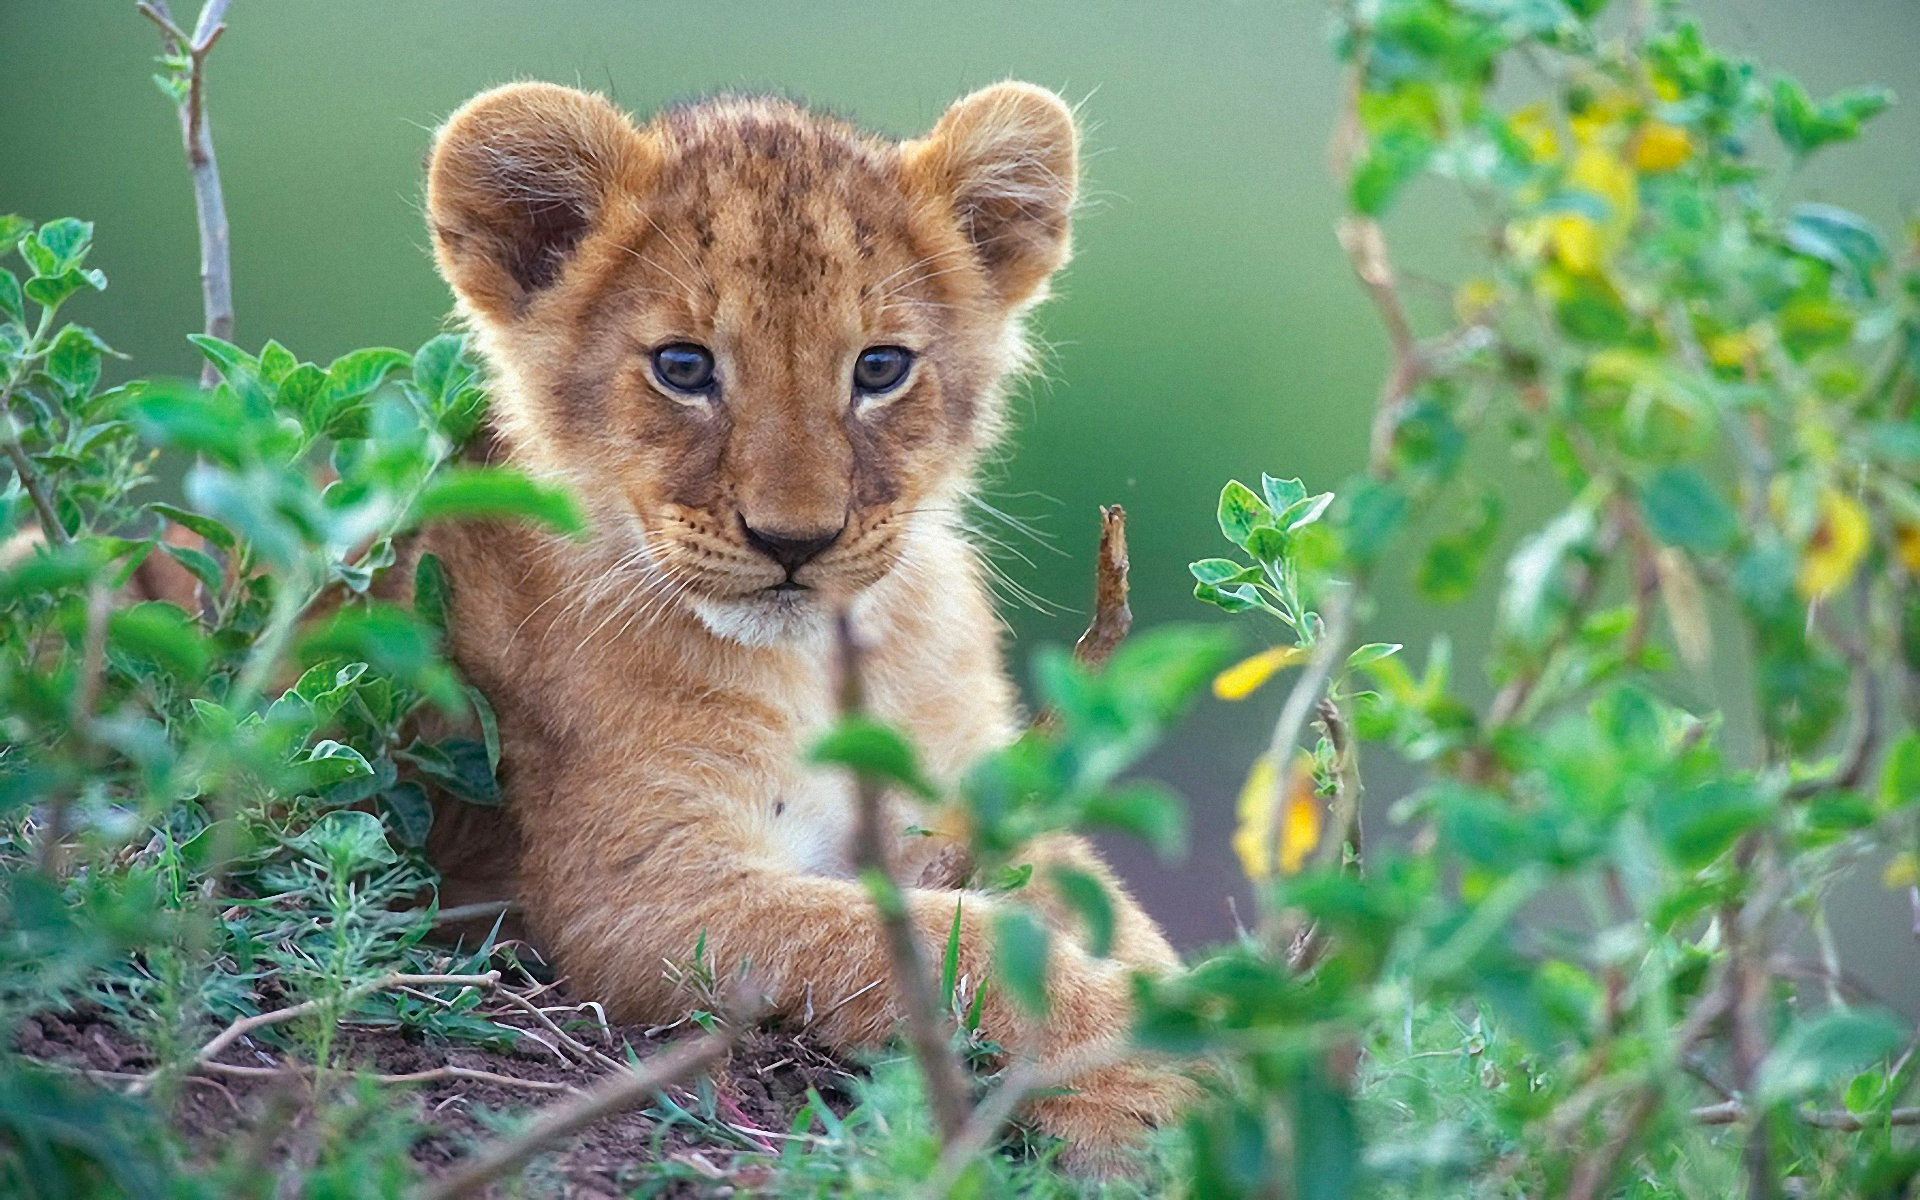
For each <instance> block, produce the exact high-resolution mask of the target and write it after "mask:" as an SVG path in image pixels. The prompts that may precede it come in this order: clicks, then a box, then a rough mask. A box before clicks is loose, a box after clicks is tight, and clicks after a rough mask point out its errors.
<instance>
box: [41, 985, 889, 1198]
mask: <svg viewBox="0 0 1920 1200" xmlns="http://www.w3.org/2000/svg"><path fill="white" fill-rule="evenodd" d="M541 1003H542V1004H543V1005H546V1004H564V1003H566V999H565V997H564V996H562V995H559V994H557V993H550V994H549V995H547V996H543V997H542V999H541ZM569 1033H571V1034H572V1035H573V1036H574V1037H576V1038H577V1039H579V1040H580V1041H581V1042H582V1043H584V1044H589V1045H592V1046H593V1047H594V1048H595V1049H598V1050H602V1051H604V1052H605V1053H607V1054H608V1055H610V1056H611V1057H612V1058H614V1059H616V1060H619V1061H625V1060H626V1048H627V1047H629V1046H631V1047H632V1048H633V1050H634V1052H635V1053H636V1054H637V1055H638V1056H639V1057H641V1058H643V1059H644V1058H647V1057H650V1056H651V1055H653V1054H656V1053H658V1052H659V1051H660V1050H661V1049H662V1048H664V1047H666V1046H668V1045H670V1044H672V1042H673V1041H674V1040H675V1039H676V1038H677V1037H682V1036H686V1035H685V1033H684V1032H683V1031H669V1032H651V1033H650V1032H649V1031H648V1030H647V1029H645V1028H643V1027H639V1026H621V1025H612V1026H607V1027H602V1026H600V1025H599V1024H598V1023H597V1022H592V1023H578V1024H574V1025H572V1026H571V1027H570V1028H569ZM208 1036H209V1037H210V1036H211V1032H209V1035H208ZM340 1038H341V1040H340V1042H339V1043H338V1045H337V1047H336V1050H337V1053H336V1055H335V1060H336V1061H337V1062H339V1063H341V1064H351V1065H352V1066H354V1067H356V1068H359V1069H361V1070H364V1071H371V1072H376V1073H380V1074H392V1075H398V1074H406V1073H412V1072H419V1071H429V1070H433V1069H435V1068H439V1067H443V1066H455V1067H464V1068H467V1069H470V1070H476V1071H486V1072H490V1073H492V1074H495V1075H501V1076H507V1077H510V1078H512V1079H514V1080H524V1081H531V1082H533V1083H545V1084H557V1085H566V1086H568V1087H585V1086H587V1085H589V1084H591V1083H592V1082H593V1081H594V1080H595V1079H597V1078H598V1077H599V1076H600V1075H601V1074H603V1073H604V1072H605V1068H604V1067H590V1066H584V1065H581V1064H580V1063H578V1062H576V1061H575V1060H574V1057H572V1056H569V1055H567V1054H563V1053H561V1052H559V1051H558V1050H556V1049H550V1048H549V1045H548V1044H543V1042H544V1043H552V1042H553V1041H554V1040H555V1039H554V1038H553V1037H552V1035H551V1034H550V1033H548V1032H545V1031H543V1030H540V1029H538V1028H528V1029H527V1030H525V1031H524V1036H521V1037H520V1038H518V1039H517V1041H516V1042H515V1044H514V1045H513V1047H512V1048H511V1049H510V1050H506V1051H494V1050H488V1049H486V1048H484V1047H480V1046H474V1045H467V1044H446V1043H438V1044H436V1043H433V1042H429V1041H427V1040H425V1039H423V1038H420V1037H418V1036H415V1035H412V1034H410V1033H408V1032H406V1031H390V1030H380V1029H363V1028H354V1027H351V1026H344V1027H343V1028H342V1029H341V1033H340ZM536 1039H539V1040H536ZM16 1049H18V1050H19V1051H20V1052H22V1053H24V1054H27V1055H29V1056H31V1057H34V1058H38V1059H42V1060H44V1061H48V1062H54V1063H60V1064H64V1065H66V1066H68V1067H73V1068H78V1069H82V1070H85V1071H88V1072H90V1073H92V1074H93V1075H94V1077H95V1078H97V1079H100V1080H101V1081H102V1082H108V1083H115V1082H119V1081H121V1080H123V1079H124V1080H126V1081H131V1080H132V1079H133V1078H135V1077H137V1076H138V1075H139V1074H140V1073H142V1072H144V1071H147V1070H149V1069H150V1068H152V1067H153V1066H154V1065H155V1059H154V1057H153V1055H152V1053H151V1052H150V1051H149V1050H148V1049H147V1048H146V1047H144V1046H142V1045H141V1044H140V1043H139V1042H138V1041H137V1040H136V1039H134V1038H133V1037H131V1036H130V1035H128V1034H127V1033H126V1032H125V1031H124V1030H122V1029H121V1028H120V1027H119V1026H118V1025H116V1024H114V1022H113V1021H112V1020H111V1019H110V1018H109V1017H108V1016H107V1015H106V1014H104V1013H99V1012H85V1011H82V1012H74V1013H60V1014H53V1013H43V1014H41V1015H39V1016H36V1017H32V1018H29V1019H28V1020H27V1021H25V1022H24V1023H23V1024H22V1026H21V1027H20V1031H19V1033H18V1036H17V1037H16ZM270 1049H274V1048H272V1047H268V1046H265V1045H264V1044H254V1043H252V1042H251V1041H250V1040H248V1039H242V1040H241V1041H240V1042H238V1043H236V1044H235V1045H234V1046H232V1047H231V1048H229V1050H228V1051H227V1052H226V1053H225V1054H224V1055H222V1059H223V1061H226V1062H228V1063H230V1064H234V1065H245V1064H247V1063H249V1062H251V1061H259V1062H261V1063H262V1064H266V1063H275V1064H277V1063H278V1061H279V1058H278V1051H277V1050H275V1051H274V1053H273V1054H272V1055H271V1056H270V1055H269V1053H268V1051H269V1050H270ZM857 1070H858V1068H857V1067H855V1066H853V1065H851V1064H846V1063H843V1062H840V1061H837V1060H835V1059H833V1058H832V1057H830V1056H828V1055H827V1054H825V1053H824V1052H823V1051H822V1050H821V1049H820V1048H819V1047H817V1046H815V1045H813V1044H812V1043H811V1042H809V1041H808V1040H806V1039H805V1038H803V1037H795V1036H791V1035H787V1034H782V1033H777V1032H770V1031H759V1032H755V1033H753V1034H751V1035H749V1036H748V1037H746V1038H745V1039H743V1040H742V1042H741V1043H740V1045H739V1046H738V1047H736V1049H735V1050H734V1052H733V1054H732V1056H731V1058H730V1060H729V1061H728V1062H727V1063H726V1064H725V1065H724V1067H723V1068H722V1069H721V1070H719V1071H718V1072H716V1073H715V1075H714V1097H715V1100H714V1106H713V1111H714V1116H715V1118H716V1120H717V1122H718V1123H719V1124H721V1125H724V1126H725V1127H727V1128H725V1129H717V1130H708V1131H701V1130H697V1129H693V1128H689V1127H687V1126H685V1125H684V1124H682V1125H673V1124H671V1123H663V1122H661V1121H659V1120H656V1119H655V1117H654V1116H649V1115H646V1114H644V1113H641V1112H627V1113H622V1114H619V1115H617V1116H614V1117H610V1118H608V1119H606V1120H604V1121H602V1122H600V1123H599V1124H598V1125H595V1126H592V1127H590V1128H589V1129H587V1130H585V1131H583V1132H582V1133H580V1134H578V1135H577V1136H575V1137H574V1138H573V1139H572V1140H571V1141H570V1142H568V1143H566V1144H565V1145H563V1146H561V1147H560V1148H559V1149H557V1150H556V1151H554V1152H551V1153H548V1154H546V1155H543V1156H542V1157H541V1158H540V1159H537V1160H536V1161H535V1162H534V1163H533V1164H532V1165H531V1166H530V1167H529V1168H528V1169H527V1170H526V1172H525V1173H524V1175H523V1176H522V1179H523V1185H522V1186H523V1189H524V1190H523V1192H522V1193H521V1194H528V1195H551V1196H566V1197H583V1198H597V1197H618V1196H625V1195H627V1194H628V1193H629V1191H630V1190H631V1188H632V1186H633V1184H634V1182H635V1176H636V1175H637V1173H638V1168H639V1166H640V1165H641V1164H644V1163H648V1162H653V1161H658V1160H661V1159H663V1158H664V1159H668V1160H671V1161H674V1162H677V1163H679V1164H680V1165H681V1166H682V1167H683V1168H685V1170H684V1171H683V1172H681V1173H682V1174H683V1175H685V1176H687V1179H686V1181H685V1182H681V1183H676V1184H674V1185H673V1186H672V1188H671V1189H670V1190H669V1191H668V1192H667V1193H666V1194H668V1195H683V1196H724V1195H731V1194H733V1193H734V1192H735V1191H738V1190H745V1191H750V1190H751V1189H752V1186H753V1180H754V1177H755V1176H756V1175H757V1174H759V1173H760V1172H761V1171H762V1170H764V1168H758V1167H756V1166H755V1162H754V1159H755V1156H756V1153H762V1154H764V1153H772V1152H774V1151H776V1150H777V1148H778V1146H779V1145H780V1144H781V1136H782V1135H784V1134H786V1132H787V1130H788V1129H789V1128H790V1126H791V1124H792V1121H793V1119H794V1117H795V1115H796V1114H797V1113H798V1112H799V1111H800V1109H801V1108H802V1107H803V1106H804V1105H805V1103H806V1101H807V1091H808V1089H809V1088H813V1089H816V1090H817V1091H818V1092H819V1094H820V1095H821V1097H822V1099H824V1100H825V1101H827V1103H828V1104H829V1105H830V1106H831V1107H833V1108H835V1109H836V1110H838V1111H840V1112H842V1113H844V1112H845V1111H846V1109H847V1108H849V1107H850V1106H851V1097H850V1095H849V1092H848V1085H849V1084H850V1082H851V1081H852V1079H853V1078H854V1075H853V1073H854V1072H855V1071H857ZM309 1086H310V1085H309V1083H308V1082H307V1081H306V1080H305V1079H303V1078H300V1077H295V1076H289V1075H285V1074H279V1075H274V1074H267V1075H262V1076H234V1075H230V1074H227V1075H218V1076H206V1075H199V1076H195V1077H193V1078H192V1079H190V1080H189V1081H187V1082H186V1083H185V1084H184V1085H183V1087H182V1091H181V1093H180V1095H179V1098H178V1102H177V1104H176V1105H175V1110H174V1120H175V1121H176V1123H177V1124H178V1126H179V1128H180V1130H181V1132H182V1133H183V1134H184V1135H185V1136H186V1138H187V1140H188V1141H189V1143H190V1144H192V1145H193V1146H195V1147H197V1148H199V1149H200V1150H201V1151H202V1152H204V1153H205V1154H206V1155H207V1156H208V1158H209V1159H211V1158H213V1157H216V1156H218V1155H219V1154H221V1153H223V1152H227V1151H229V1150H230V1149H231V1148H232V1147H233V1146H234V1145H236V1142H237V1139H253V1140H254V1142H255V1143H256V1144H264V1146H265V1147H266V1150H265V1153H266V1154H267V1155H268V1156H269V1157H270V1159H271V1160H273V1161H282V1162H284V1161H286V1160H287V1159H288V1158H289V1157H292V1156H298V1155H300V1154H301V1153H302V1152H303V1150H308V1151H309V1152H310V1148H311V1145H312V1141H313V1139H312V1138H311V1137H303V1136H302V1125H303V1122H305V1121H307V1120H309V1119H310V1117H311V1114H312V1111H313V1110H312V1107H311V1105H310V1104H308V1103H307V1099H308V1097H307V1095H306V1093H307V1091H308V1089H309ZM388 1086H389V1088H390V1090H392V1091H393V1092H394V1093H396V1094H398V1095H404V1096H406V1097H408V1099H409V1102H410V1104H411V1107H412V1109H413V1115H414V1117H415V1119H416V1121H417V1122H418V1124H419V1126H420V1128H421V1133H420V1136H419V1137H417V1138H416V1140H415V1141H414V1143H413V1146H412V1154H413V1158H414V1160H415V1161H416V1162H417V1163H419V1164H420V1166H421V1167H422V1168H423V1169H424V1170H425V1172H427V1173H428V1174H430V1175H431V1174H435V1173H438V1172H440V1171H443V1170H445V1169H447V1168H448V1167H450V1166H451V1165H452V1164H454V1163H456V1162H457V1161H459V1160H460V1159H462V1158H463V1157H464V1156H465V1155H466V1154H468V1153H469V1152H470V1151H471V1150H472V1149H473V1148H474V1147H475V1146H476V1145H479V1144H482V1143H484V1142H486V1141H489V1140H491V1139H492V1138H493V1137H495V1136H497V1134H498V1131H499V1130H500V1129H501V1128H502V1127H503V1126H505V1125H508V1124H511V1123H512V1121H513V1119H514V1118H515V1117H516V1116H520V1115H524V1114H525V1113H527V1112H529V1111H531V1110H532V1109H534V1108H537V1107H540V1106H542V1105H546V1104H552V1103H555V1102H557V1101H561V1100H564V1099H565V1095H564V1094H563V1093H561V1092H558V1091H536V1090H533V1089H531V1088H528V1087H523V1086H517V1085H514V1084H506V1083H495V1082H492V1081H489V1080H476V1079H471V1078H460V1079H438V1080H433V1081H429V1082H422V1083H394V1084H390V1085H388ZM669 1095H670V1096H672V1097H674V1098H675V1099H676V1100H677V1101H678V1102H679V1103H680V1104H682V1105H683V1106H685V1107H687V1108H689V1109H692V1110H695V1111H698V1109H699V1102H698V1100H697V1098H696V1096H695V1094H694V1093H693V1092H692V1091H691V1090H689V1089H676V1090H674V1091H672V1092H669ZM663 1124H665V1126H666V1127H664V1128H663ZM716 1133H717V1134H718V1135H719V1136H715V1134H716ZM263 1134H264V1136H263ZM730 1142H731V1143H733V1144H729V1143H730ZM749 1147H760V1148H761V1149H760V1150H759V1151H757V1152H756V1151H755V1150H753V1149H750V1148H749Z"/></svg>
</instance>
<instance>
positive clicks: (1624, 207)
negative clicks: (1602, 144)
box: [1567, 146, 1640, 234]
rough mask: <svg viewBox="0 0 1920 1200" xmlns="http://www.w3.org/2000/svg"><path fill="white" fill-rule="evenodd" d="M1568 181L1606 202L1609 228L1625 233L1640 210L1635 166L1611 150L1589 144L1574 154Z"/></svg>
mask: <svg viewBox="0 0 1920 1200" xmlns="http://www.w3.org/2000/svg"><path fill="white" fill-rule="evenodd" d="M1567 181H1568V182H1569V183H1571V184H1573V186H1575V187H1577V188H1579V189H1580V190H1581V191H1584V192H1591V193H1592V194H1594V195H1596V196H1598V197H1600V198H1601V199H1602V200H1605V201H1606V202H1607V209H1608V212H1607V228H1608V229H1609V230H1617V231H1618V232H1619V233H1621V234H1625V233H1626V231H1627V227H1628V226H1630V225H1632V224H1633V218H1634V216H1635V214H1636V213H1637V212H1638V211H1639V199H1640V194H1639V192H1638V191H1637V190H1636V189H1637V181H1636V179H1635V177H1634V174H1633V169H1632V168H1631V167H1629V166H1627V164H1626V163H1624V162H1622V161H1620V159H1619V158H1618V157H1617V156H1615V155H1614V154H1613V153H1612V152H1610V151H1607V150H1602V149H1600V148H1599V147H1598V146H1588V147H1586V148H1585V149H1583V150H1581V151H1580V153H1578V154H1576V155H1574V156H1573V169H1572V170H1570V171H1568V172H1567Z"/></svg>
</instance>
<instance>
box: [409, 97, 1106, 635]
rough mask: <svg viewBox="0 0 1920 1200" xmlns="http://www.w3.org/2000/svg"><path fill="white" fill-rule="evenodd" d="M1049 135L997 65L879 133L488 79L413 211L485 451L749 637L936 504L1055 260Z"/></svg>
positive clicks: (1054, 168) (855, 574)
mask: <svg viewBox="0 0 1920 1200" xmlns="http://www.w3.org/2000/svg"><path fill="white" fill-rule="evenodd" d="M1076 140H1077V139H1076V135H1075V130H1074V124H1073V117H1072V114H1071V113H1070V112H1069V111H1068V109H1067V108H1066V106H1065V105H1064V104H1062V103H1061V101H1060V100H1059V98H1058V97H1056V96H1054V95H1053V94H1052V93H1051V92H1047V91H1044V90H1041V89H1039V88H1035V87H1030V86H1027V85H1024V84H1015V83H1004V84H999V85H996V86H994V87H989V88H986V89H985V90H983V91H979V92H976V93H974V94H973V95H971V96H968V97H966V98H965V99H963V100H961V101H959V102H958V103H956V104H955V105H954V106H953V107H952V108H951V109H950V110H949V111H948V112H947V114H946V115H945V116H944V117H942V118H941V120H940V122H939V124H938V125H936V126H935V128H934V130H933V132H932V133H930V134H928V135H927V136H926V137H925V138H922V139H919V140H917V141H910V142H904V143H901V142H893V141H888V140H883V139H878V138H874V137H871V136H868V135H866V134H863V133H861V132H859V131H857V130H855V129H853V128H851V127H850V126H848V125H845V124H843V123H841V122H839V121H836V120H832V119H829V118H826V117H822V116H819V115H816V114H813V113H809V112H807V111H805V110H803V109H801V108H799V107H797V106H795V105H793V104H790V103H787V102H785V101H782V100H773V99H761V98H752V99H734V98H728V99H719V100H712V101H708V102H705V103H701V104H697V105H694V106H691V107H687V108H678V109H673V110H669V111H667V112H664V113H662V114H660V115H659V116H657V117H655V118H654V119H653V120H652V121H651V122H650V123H648V124H646V125H641V126H636V125H635V124H634V123H633V122H631V121H630V120H629V119H628V118H627V117H626V116H625V115H624V114H622V113H620V112H619V111H618V110H616V109H615V108H614V107H613V106H612V105H611V104H609V103H608V102H607V101H606V100H604V99H602V98H601V97H599V96H595V95H589V94H587V93H584V92H578V91H574V90H572V89H570V88H563V87H556V86H553V85H550V84H516V85H512V86H509V87H504V88H500V89H498V90H496V91H492V92H487V93H484V94H483V95H481V96H478V97H476V98H475V99H474V100H472V101H470V102H469V103H468V104H467V105H466V106H465V107H464V108H462V109H460V111H458V112H457V113H455V114H454V115H453V117H452V118H451V119H450V120H448V122H447V123H446V125H445V126H444V127H443V128H442V129H441V130H440V133H439V136H438V139H437V141H436V142H435V145H434V150H433V158H432V162H431V165H430V168H429V176H428V184H427V211H428V217H429V220H430V222H431V224H432V229H433V239H434V249H435V252H436V255H437V257H438V260H439V264H440V270H441V272H442V273H443V274H444V275H445V276H446V278H447V280H448V282H449V283H451V284H452V285H453V288H454V290H455V291H456V292H457V293H458V295H459V298H460V304H461V308H462V311H463V312H464V314H465V315H466V317H467V318H468V320H469V321H470V323H471V324H472V325H473V327H474V328H475V330H476V332H477V333H478V334H479V341H480V344H481V346H482V347H483V349H484V351H485V353H486V355H487V357H488V359H489V360H490V362H491V365H492V367H493V369H494V373H495V378H496V380H497V384H496V397H495V401H494V406H495V407H494V411H495V421H496V425H497V426H498V428H499V431H500V433H501V435H502V436H503V438H504V439H505V440H506V442H507V443H508V445H509V447H510V448H511V450H512V452H513V454H514V455H515V456H516V457H517V458H518V459H520V460H521V461H523V462H525V463H526V464H527V465H529V466H530V467H532V468H534V469H536V470H540V471H544V472H547V473H550V474H555V475H560V476H563V477H565V478H566V479H567V480H569V481H570V482H571V483H572V484H573V485H574V487H575V488H576V489H578V491H579V492H580V494H581V495H582V496H583V497H584V498H585V500H586V501H587V503H588V504H589V505H590V506H591V507H592V509H593V511H594V513H595V515H596V518H597V524H598V527H599V529H600V535H599V536H600V537H602V538H604V539H606V540H607V544H608V545H610V546H611V547H612V548H614V549H615V550H616V551H622V552H623V553H622V555H621V557H620V559H619V560H618V563H619V565H618V566H617V567H616V568H614V569H621V570H627V569H631V570H634V571H635V572H636V573H638V574H640V575H644V576H645V577H646V579H647V580H648V581H649V582H650V583H651V584H653V585H655V586H658V587H661V588H662V589H663V590H666V591H669V592H671V593H672V594H674V595H676V596H682V597H684V598H685V600H686V601H687V602H688V603H690V604H691V605H692V606H693V608H694V610H695V611H696V612H698V613H699V614H700V615H701V617H702V619H703V620H705V621H706V623H707V624H708V625H709V627H711V628H713V629H714V630H715V632H719V633H723V634H727V635H730V636H735V637H739V638H742V639H744V640H766V639H768V638H770V637H775V636H778V634H779V633H780V631H782V630H784V629H789V628H793V627H795V626H796V625H797V624H798V623H800V622H801V621H805V622H806V623H809V624H810V623H812V618H813V617H815V616H816V615H817V614H818V613H820V612H824V611H826V610H827V609H828V608H829V607H830V606H832V605H835V604H838V603H843V602H845V601H846V600H847V599H849V598H851V597H852V596H854V595H857V594H858V593H859V592H861V591H862V590H863V589H865V588H867V587H868V586H870V585H872V584H873V583H875V582H876V581H878V580H879V579H880V578H882V577H883V576H885V575H886V573H887V572H888V571H889V570H890V569H891V568H892V567H893V566H894V564H895V563H896V562H898V561H899V560H900V558H901V557H902V555H903V554H905V553H908V552H909V551H910V549H911V545H912V540H913V539H914V537H915V535H916V527H920V528H923V529H924V528H925V525H926V524H927V523H928V522H939V521H941V520H942V519H943V518H942V514H943V513H946V512H950V511H951V509H952V507H953V505H954V504H955V503H956V501H957V499H958V496H959V494H960V492H961V491H962V489H963V488H964V487H965V485H966V483H967V480H968V477H969V475H970V473H971V472H972V470H973V468H974V465H975V463H976V462H977V460H978V459H979V457H980V454H981V452H982V450H983V449H985V448H986V447H987V446H988V445H989V444H991V442H992V441H993V439H994V437H995V435H996V434H997V432H998V427H999V424H1000V413H1001V397H1000V388H1001V382H1002V380H1003V378H1004V377H1005V376H1006V375H1007V373H1008V372H1009V370H1010V369H1011V368H1012V367H1014V366H1015V365H1016V363H1017V362H1018V360H1019V358H1020V356H1021V353H1022V342H1021V334H1020V329H1019V320H1018V318H1019V315H1020V313H1021V312H1022V310H1024V309H1025V308H1026V307H1027V306H1029V305H1030V304H1032V303H1033V302H1034V301H1035V300H1037V299H1038V298H1039V297H1040V296H1041V295H1042V293H1043V292H1044V290H1045V286H1046V282H1047V279H1048V277H1049V276H1050V275H1051V274H1052V273H1053V272H1054V271H1055V270H1056V269H1057V268H1059V266H1060V265H1061V264H1062V263H1063V262H1065V261H1066V257H1067V249H1068V216H1069V212H1070V210H1071V208H1072V206H1073V199H1074V187H1075V173H1076V153H1077V151H1076Z"/></svg>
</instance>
